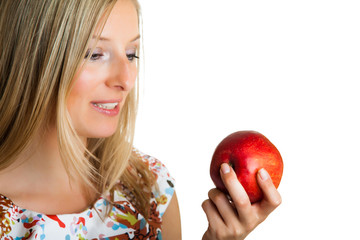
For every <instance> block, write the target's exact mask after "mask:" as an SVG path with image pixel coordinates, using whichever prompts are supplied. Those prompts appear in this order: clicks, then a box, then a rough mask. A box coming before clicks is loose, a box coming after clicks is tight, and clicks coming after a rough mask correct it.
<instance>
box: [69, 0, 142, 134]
mask: <svg viewBox="0 0 360 240" xmlns="http://www.w3.org/2000/svg"><path fill="white" fill-rule="evenodd" d="M92 41H93V42H92V43H91V44H90V46H94V48H93V53H92V55H91V56H90V59H89V60H88V61H86V62H85V63H84V66H83V67H82V68H81V70H80V72H78V73H77V74H76V76H75V79H74V84H73V86H72V89H71V91H70V93H69V97H68V102H67V108H68V111H69V113H70V116H71V120H72V123H73V125H74V127H75V130H76V131H77V133H78V134H79V136H80V137H85V138H103V137H108V136H111V135H112V134H113V133H114V132H115V131H116V129H117V127H118V121H119V115H120V114H119V112H120V110H121V108H122V106H123V105H124V102H125V100H126V97H127V96H128V94H129V92H130V91H131V89H132V88H133V87H134V84H135V80H136V75H137V64H136V58H137V54H138V47H139V29H138V17H137V12H136V8H135V6H134V4H133V3H132V2H131V1H130V0H118V1H117V3H116V5H115V7H114V8H113V10H112V12H111V13H110V16H109V18H108V20H107V22H106V23H105V26H104V29H103V31H102V33H101V35H100V40H99V41H98V42H97V43H95V42H96V40H95V36H94V39H93V40H92ZM95 44H96V45H95ZM88 54H89V53H87V54H86V55H88Z"/></svg>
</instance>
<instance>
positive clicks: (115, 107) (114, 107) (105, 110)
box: [91, 100, 121, 116]
mask: <svg viewBox="0 0 360 240" xmlns="http://www.w3.org/2000/svg"><path fill="white" fill-rule="evenodd" d="M120 102H121V100H114V101H99V102H91V106H92V107H93V109H95V110H96V111H97V112H99V113H102V114H104V115H107V116H116V115H118V113H119V111H120V107H119V104H120Z"/></svg>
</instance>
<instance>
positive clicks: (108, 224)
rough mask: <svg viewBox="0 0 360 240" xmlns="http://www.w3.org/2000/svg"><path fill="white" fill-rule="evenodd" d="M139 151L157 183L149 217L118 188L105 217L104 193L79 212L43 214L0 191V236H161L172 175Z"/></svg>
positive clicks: (17, 239) (15, 239) (9, 239)
mask: <svg viewBox="0 0 360 240" xmlns="http://www.w3.org/2000/svg"><path fill="white" fill-rule="evenodd" d="M140 155H141V157H142V158H143V160H144V161H145V162H147V163H148V164H149V167H150V169H151V171H152V172H154V173H155V175H156V179H157V184H158V189H157V190H155V187H154V188H153V191H152V198H151V215H150V217H149V221H146V220H145V218H144V217H143V216H142V215H141V214H140V213H139V211H138V210H137V209H136V208H135V207H134V205H133V204H131V202H130V201H128V200H127V198H126V197H125V195H124V194H123V193H122V192H120V191H115V193H114V196H115V197H114V198H115V205H114V206H113V207H112V209H111V212H110V215H109V216H108V217H106V218H105V219H104V218H101V217H100V215H101V213H104V212H105V211H106V206H107V205H108V204H109V203H108V201H107V200H105V199H104V198H103V197H100V198H99V199H98V200H97V201H96V203H95V205H94V207H93V208H88V209H86V210H85V211H83V212H81V213H75V214H61V215H45V214H41V213H37V212H34V211H30V210H27V209H22V208H20V207H18V206H16V205H15V204H14V203H13V202H12V201H11V200H10V199H9V198H7V197H5V196H3V195H1V194H0V239H2V240H3V239H4V240H22V239H41V240H42V239H50V240H57V239H61V240H70V239H104V240H105V239H106V240H107V239H109V240H115V239H117V240H123V239H144V240H145V239H150V240H155V239H159V240H160V239H162V237H161V223H162V216H163V214H164V213H165V210H166V208H167V207H168V205H169V203H170V200H171V198H172V196H173V194H174V179H173V178H172V177H171V176H170V174H169V172H168V170H167V169H166V167H165V166H164V165H163V164H162V163H161V162H160V161H159V160H157V159H155V158H153V157H150V156H148V155H144V154H141V153H140Z"/></svg>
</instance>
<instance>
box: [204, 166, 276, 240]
mask: <svg viewBox="0 0 360 240" xmlns="http://www.w3.org/2000/svg"><path fill="white" fill-rule="evenodd" d="M220 174H221V178H222V180H223V182H224V184H225V187H226V188H227V190H228V191H229V194H230V197H231V199H232V201H231V202H230V201H229V199H228V198H227V197H226V195H225V194H224V193H222V192H220V191H219V190H217V189H211V190H210V191H209V199H207V200H205V201H204V202H203V204H202V207H203V209H204V211H205V213H206V217H207V219H208V222H209V227H208V229H207V231H206V232H205V234H204V236H203V238H202V239H203V240H210V239H219V240H220V239H232V240H235V239H236V240H242V239H245V237H246V236H247V235H248V234H249V233H250V232H251V231H253V230H254V229H255V228H256V226H258V225H259V224H260V223H261V222H263V221H264V220H265V219H266V218H267V216H268V215H269V214H270V213H271V212H272V211H273V210H274V209H275V208H276V207H278V206H279V205H280V203H281V196H280V194H279V192H278V191H277V189H276V188H275V186H274V184H273V182H272V180H271V178H270V176H269V174H268V173H267V172H266V170H265V169H261V170H260V171H259V172H258V174H257V181H258V184H259V186H260V188H261V190H262V191H263V192H264V199H263V200H262V201H261V202H258V203H255V204H251V203H250V200H249V197H248V196H247V194H246V192H245V190H244V188H243V187H242V185H241V184H240V182H239V181H238V179H237V177H236V174H235V172H234V170H233V169H232V168H231V167H229V165H228V164H226V163H225V164H222V165H221V171H220Z"/></svg>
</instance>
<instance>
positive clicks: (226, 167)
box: [221, 163, 230, 174]
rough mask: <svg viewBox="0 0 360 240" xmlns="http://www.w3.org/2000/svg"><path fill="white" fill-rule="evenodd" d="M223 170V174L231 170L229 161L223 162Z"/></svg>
mask: <svg viewBox="0 0 360 240" xmlns="http://www.w3.org/2000/svg"><path fill="white" fill-rule="evenodd" d="M221 172H222V173H223V174H227V173H229V172H230V166H229V164H227V163H223V164H221Z"/></svg>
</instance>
